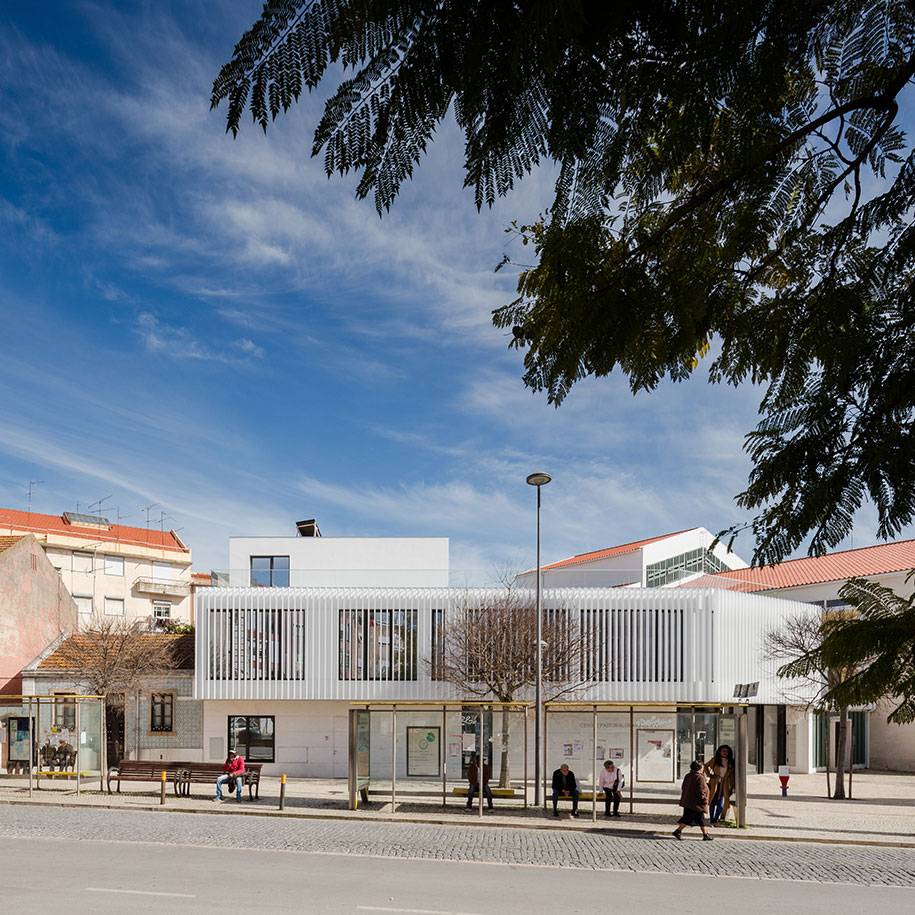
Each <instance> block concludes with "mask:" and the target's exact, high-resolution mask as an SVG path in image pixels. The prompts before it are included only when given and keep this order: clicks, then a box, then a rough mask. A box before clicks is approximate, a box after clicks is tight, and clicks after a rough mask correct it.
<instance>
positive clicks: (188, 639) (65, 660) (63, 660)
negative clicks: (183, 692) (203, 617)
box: [38, 632, 194, 670]
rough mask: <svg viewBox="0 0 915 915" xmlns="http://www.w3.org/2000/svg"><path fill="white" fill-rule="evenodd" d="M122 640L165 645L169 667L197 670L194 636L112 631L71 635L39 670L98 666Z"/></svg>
mask: <svg viewBox="0 0 915 915" xmlns="http://www.w3.org/2000/svg"><path fill="white" fill-rule="evenodd" d="M119 638H130V639H136V640H137V641H138V643H139V644H140V645H146V646H152V645H162V646H164V647H165V648H167V649H168V660H167V666H168V668H169V669H171V670H193V669H194V636H193V635H170V634H166V633H163V632H142V633H125V634H123V635H122V634H120V633H118V632H112V633H110V634H109V635H108V636H104V635H97V636H93V635H92V634H91V633H80V634H78V635H71V636H70V637H69V638H68V639H66V640H65V641H64V642H63V643H62V644H61V645H60V646H59V647H58V648H57V649H56V650H55V651H53V652H51V654H49V655H48V656H47V657H46V658H44V659H43V660H42V661H41V663H40V664H39V665H38V669H39V670H72V669H74V668H75V667H78V666H82V665H85V664H92V663H98V662H99V659H100V658H101V656H102V654H103V652H107V653H108V654H111V653H112V646H113V645H114V644H115V643H116V642H117V640H118V639H119Z"/></svg>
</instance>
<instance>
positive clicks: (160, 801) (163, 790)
mask: <svg viewBox="0 0 915 915" xmlns="http://www.w3.org/2000/svg"><path fill="white" fill-rule="evenodd" d="M159 804H160V805H162V806H164V805H165V769H163V770H162V795H161V796H160V798H159Z"/></svg>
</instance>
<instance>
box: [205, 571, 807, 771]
mask: <svg viewBox="0 0 915 915" xmlns="http://www.w3.org/2000/svg"><path fill="white" fill-rule="evenodd" d="M503 598H504V592H502V591H500V590H488V591H484V590H474V591H467V590H457V589H448V588H444V587H438V588H423V587H412V588H410V587H401V588H380V587H379V588H357V587H352V588H295V587H277V586H276V585H274V586H273V587H257V586H255V587H243V588H208V589H203V590H201V591H200V592H199V593H198V596H197V602H198V603H197V657H196V688H195V695H196V697H197V698H199V699H203V700H204V758H205V759H208V760H216V759H222V758H224V756H225V753H226V750H227V748H228V746H229V745H230V744H231V745H233V746H235V747H236V748H237V749H239V750H240V751H241V752H242V753H243V754H245V755H247V756H248V757H249V758H252V759H260V760H261V761H263V762H264V763H265V764H266V767H265V772H268V773H282V772H285V773H287V774H289V775H293V776H312V777H334V776H338V777H342V776H343V775H345V774H346V771H347V748H348V741H349V734H348V727H347V713H348V710H349V708H350V706H351V704H352V703H354V702H359V703H372V702H395V703H396V702H406V703H409V702H411V701H413V702H418V701H442V700H447V699H452V700H460V699H461V698H462V697H461V696H460V695H458V693H457V691H456V690H455V688H454V687H452V686H450V685H448V684H446V683H443V682H440V681H438V680H436V679H435V677H434V669H433V668H432V666H431V659H432V658H433V657H434V655H435V647H434V642H435V633H436V631H437V630H438V627H439V626H441V625H442V624H443V621H446V620H447V617H448V614H449V612H452V611H453V608H455V607H456V606H457V605H458V604H460V603H462V602H466V601H468V600H471V601H474V602H476V603H479V605H480V606H487V605H493V604H495V605H496V606H498V601H499V600H501V599H503ZM794 609H795V605H793V604H791V603H790V602H788V601H781V600H773V599H770V598H762V597H756V596H753V595H746V594H739V593H731V592H728V591H723V590H719V589H709V590H697V589H693V590H685V589H684V590H678V589H661V588H653V589H642V588H631V589H612V588H569V589H558V588H551V589H549V590H548V591H546V593H545V596H544V611H545V612H547V613H550V612H564V613H568V614H570V616H571V618H572V619H574V621H575V623H576V626H577V629H578V631H579V632H580V633H581V637H582V638H583V639H584V640H585V642H586V645H585V652H584V658H585V659H584V660H583V662H582V663H583V664H584V665H585V667H586V670H583V671H579V672H576V673H575V676H576V677H579V676H581V678H582V679H584V680H586V683H585V686H584V688H583V689H582V690H581V691H579V692H578V693H577V694H576V701H577V700H578V699H580V700H581V701H583V702H613V701H616V702H629V703H633V702H638V703H666V704H667V705H669V706H670V707H671V708H673V709H674V710H676V709H677V708H678V707H684V708H689V707H690V706H691V705H692V704H702V703H716V704H720V705H721V706H722V707H725V706H730V705H733V704H734V701H735V700H734V698H733V696H734V690H735V685H737V684H740V683H748V682H758V684H759V686H758V699H759V701H762V702H774V701H776V695H777V692H776V691H777V687H778V684H777V683H776V682H775V680H774V679H773V678H772V677H767V676H766V675H765V671H764V670H763V668H762V666H761V665H760V663H759V660H758V657H757V652H756V645H757V642H758V634H759V633H760V632H761V631H764V630H765V629H767V628H769V627H771V626H774V625H777V624H778V623H779V621H781V620H783V619H784V618H785V616H786V614H788V613H790V612H793V610H794ZM528 698H530V697H528ZM709 738H710V742H711V743H713V742H714V739H713V735H711V734H709ZM460 740H461V736H460V733H458V735H457V736H456V739H455V740H454V741H453V742H452V743H453V744H457V743H459V742H460ZM671 740H673V738H671ZM575 745H576V741H572V742H571V743H570V744H569V746H572V747H574V746H575ZM404 776H405V777H406V772H405V773H404ZM399 777H400V775H398V778H399Z"/></svg>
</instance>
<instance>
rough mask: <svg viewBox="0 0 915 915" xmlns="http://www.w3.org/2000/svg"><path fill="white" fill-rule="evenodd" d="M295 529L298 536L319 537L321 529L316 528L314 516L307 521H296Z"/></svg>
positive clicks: (316, 523)
mask: <svg viewBox="0 0 915 915" xmlns="http://www.w3.org/2000/svg"><path fill="white" fill-rule="evenodd" d="M296 530H298V532H299V536H300V537H320V536H321V531H320V530H319V529H318V522H317V520H316V519H314V518H310V519H309V520H308V521H299V522H297V523H296Z"/></svg>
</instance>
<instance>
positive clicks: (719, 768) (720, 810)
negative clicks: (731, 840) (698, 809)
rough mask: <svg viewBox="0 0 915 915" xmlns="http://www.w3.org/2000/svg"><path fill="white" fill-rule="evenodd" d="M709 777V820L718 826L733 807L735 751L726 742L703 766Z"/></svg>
mask: <svg viewBox="0 0 915 915" xmlns="http://www.w3.org/2000/svg"><path fill="white" fill-rule="evenodd" d="M703 768H704V771H705V774H706V776H707V777H708V780H709V781H708V790H709V796H710V797H711V801H710V802H709V821H710V822H711V824H712V826H716V825H717V824H718V821H719V820H720V819H721V818H722V817H725V818H726V817H727V813H728V810H730V809H731V794H732V793H733V791H734V752H733V750H731V748H730V747H729V746H728V745H727V744H726V743H725V744H722V745H721V746H720V747H718V749H717V750H715V755H714V756H713V757H712V758H711V759H710V760H709V761H708V762H707V763H706V764H705V766H704V767H703Z"/></svg>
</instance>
